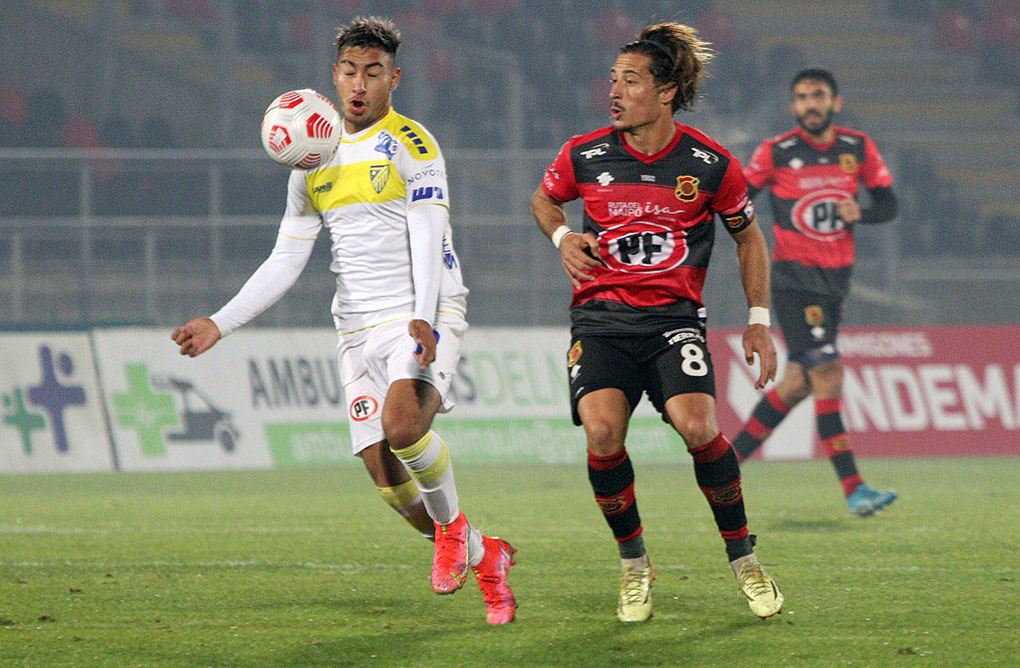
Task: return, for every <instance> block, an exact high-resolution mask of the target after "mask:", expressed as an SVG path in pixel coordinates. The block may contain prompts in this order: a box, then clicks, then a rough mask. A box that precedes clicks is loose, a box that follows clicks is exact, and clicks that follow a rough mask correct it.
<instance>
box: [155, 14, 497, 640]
mask: <svg viewBox="0 0 1020 668" xmlns="http://www.w3.org/2000/svg"><path fill="white" fill-rule="evenodd" d="M400 41H401V39H400V33H399V32H398V31H397V29H396V27H395V26H394V25H393V23H392V22H390V21H388V20H386V19H380V18H376V17H371V18H367V19H366V18H357V19H355V20H354V21H352V22H351V23H350V24H349V25H347V26H344V27H343V28H341V29H340V31H339V33H338V35H337V42H336V43H337V60H336V63H334V65H333V79H334V82H335V84H336V89H337V97H338V99H339V102H340V106H339V109H340V113H341V115H342V116H343V119H344V122H343V137H342V140H341V144H340V147H339V148H338V149H337V152H336V154H335V155H334V156H333V158H332V159H331V160H330V161H329V162H328V163H326V164H325V165H323V166H321V167H319V168H317V169H314V170H308V171H303V170H294V171H293V172H292V173H291V177H290V181H289V183H288V196H287V208H286V211H285V213H284V216H283V220H282V222H281V224H280V233H279V235H278V237H277V242H276V246H275V248H274V249H273V252H272V254H271V255H270V256H269V258H268V259H267V260H266V261H265V262H264V263H263V264H262V266H260V267H259V268H258V270H256V272H255V273H254V274H253V275H252V276H251V278H250V279H249V280H248V282H247V283H246V284H245V285H244V287H242V288H241V291H240V292H238V294H237V295H236V296H235V297H234V298H233V299H231V300H230V302H228V303H227V304H226V305H225V306H224V307H223V308H222V309H220V310H219V311H218V312H217V313H215V314H213V315H212V316H211V317H210V318H198V319H195V320H192V321H190V322H188V323H187V324H185V325H184V326H182V327H180V328H178V329H177V330H175V331H174V333H173V340H174V341H175V342H176V343H177V344H178V345H180V347H181V354H183V355H190V356H192V357H194V356H196V355H199V354H201V353H203V352H205V351H206V350H208V349H209V348H210V347H212V346H213V344H215V343H216V342H217V341H218V340H219V339H220V337H221V336H225V335H227V334H229V333H230V332H231V331H232V330H234V329H236V328H237V327H239V326H241V325H242V324H244V323H246V322H248V321H249V320H251V319H252V318H254V317H255V316H256V315H258V314H259V313H261V312H262V311H264V310H265V309H267V308H269V307H270V306H272V305H273V304H274V303H275V302H276V301H277V300H278V299H279V298H280V297H282V296H283V294H284V293H285V292H286V291H287V290H288V289H289V288H290V287H291V286H292V285H293V284H294V282H295V281H296V280H297V278H298V276H299V275H300V273H301V271H302V270H303V269H304V267H305V264H306V263H307V262H308V258H309V257H310V256H311V253H312V247H313V245H314V243H315V238H316V237H317V236H318V235H319V233H320V232H321V230H322V228H327V230H328V232H329V235H330V238H331V241H332V245H331V252H332V258H333V260H332V263H331V265H330V268H331V269H332V270H333V272H334V273H335V274H336V275H337V280H336V285H337V288H336V294H335V296H334V298H333V308H332V313H333V318H334V321H335V323H336V328H337V333H338V335H339V346H338V357H339V364H340V375H341V381H342V383H343V387H344V397H345V399H346V401H347V403H348V418H349V424H350V428H351V440H352V441H353V449H354V453H355V454H356V455H357V456H359V457H361V458H362V460H363V461H364V462H365V466H366V468H367V469H368V473H369V475H370V476H371V477H372V480H373V481H374V482H375V484H376V486H377V487H378V490H379V493H380V495H381V496H382V498H383V499H384V500H385V501H386V502H387V503H388V504H389V505H390V506H392V507H393V508H394V510H396V511H397V512H399V513H400V514H401V515H402V516H403V517H404V518H405V519H407V520H408V522H410V523H411V524H412V525H413V526H414V527H415V528H416V529H418V530H419V531H420V532H421V533H422V534H424V535H426V536H427V537H428V538H430V539H433V540H434V541H435V553H434V559H433V567H432V588H433V589H434V590H435V591H436V593H439V594H451V593H453V592H455V591H457V590H458V589H460V588H461V586H463V584H464V582H465V580H466V579H467V572H468V570H469V569H470V570H472V571H473V572H474V574H475V576H476V577H477V579H478V585H479V587H480V588H481V590H482V593H483V594H484V597H485V606H486V617H487V620H488V622H489V623H490V624H505V623H508V622H511V621H513V619H514V615H515V612H516V609H517V603H516V601H515V599H514V595H513V592H512V591H511V590H510V587H509V584H508V582H507V576H508V573H509V569H510V566H511V565H513V563H514V554H515V552H516V550H514V549H513V548H512V547H511V546H510V544H509V543H507V542H506V541H505V540H501V539H499V538H492V537H489V536H482V534H481V533H480V532H479V531H478V530H477V529H475V528H474V527H472V526H471V525H470V524H469V523H468V521H467V519H466V518H465V516H464V513H462V512H461V511H460V507H459V501H458V497H457V488H456V485H455V483H454V477H453V466H452V464H451V462H450V452H449V449H448V448H447V446H446V443H444V442H443V440H442V439H441V438H440V437H439V436H438V435H437V434H435V433H433V432H432V431H431V425H432V420H433V418H434V417H435V415H436V413H437V412H439V411H446V410H449V409H450V408H451V407H452V404H451V403H450V402H449V401H448V399H447V393H448V391H449V389H450V384H451V382H452V381H453V377H454V374H455V373H456V369H457V362H458V360H459V358H460V342H461V338H462V337H463V334H464V332H465V331H466V329H467V322H466V321H465V320H464V314H465V310H466V297H467V288H465V287H464V283H463V281H462V279H461V272H460V261H459V260H458V258H457V255H456V253H455V252H454V249H453V245H452V240H451V231H450V225H449V208H448V206H449V188H448V186H447V182H446V168H445V163H444V161H443V156H442V153H441V152H440V150H439V147H438V145H437V144H436V142H435V140H434V139H433V137H432V136H431V134H429V133H428V131H427V130H425V128H424V127H422V126H421V125H420V124H418V123H416V122H415V121H413V120H411V119H409V118H407V117H406V116H402V115H401V114H398V113H397V112H396V111H395V110H393V108H392V94H393V91H394V90H395V89H396V87H397V85H398V83H399V81H400V69H399V68H398V67H397V66H396V55H397V49H398V48H399V46H400Z"/></svg>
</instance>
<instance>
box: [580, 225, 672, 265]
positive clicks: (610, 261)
mask: <svg viewBox="0 0 1020 668" xmlns="http://www.w3.org/2000/svg"><path fill="white" fill-rule="evenodd" d="M599 248H600V251H601V253H602V259H603V260H605V261H606V264H607V265H608V266H609V268H610V269H616V270H617V271H625V272H628V273H645V272H650V273H654V272H660V271H669V270H670V269H672V268H673V267H676V266H677V265H679V264H681V263H682V262H683V261H684V260H685V259H687V240H686V239H685V238H684V233H683V231H682V230H671V229H670V228H668V227H666V226H665V225H660V224H658V223H649V222H647V221H644V220H638V221H634V222H629V223H624V224H623V225H617V226H616V227H610V228H608V229H607V230H605V231H604V232H602V234H600V235H599Z"/></svg>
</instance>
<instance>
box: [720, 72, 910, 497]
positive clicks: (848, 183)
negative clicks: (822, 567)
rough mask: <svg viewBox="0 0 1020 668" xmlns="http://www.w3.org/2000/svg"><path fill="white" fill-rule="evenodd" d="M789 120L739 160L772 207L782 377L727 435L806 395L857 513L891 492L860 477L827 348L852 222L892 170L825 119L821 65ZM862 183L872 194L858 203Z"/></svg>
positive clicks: (832, 97)
mask: <svg viewBox="0 0 1020 668" xmlns="http://www.w3.org/2000/svg"><path fill="white" fill-rule="evenodd" d="M790 95H791V102H790V110H791V111H792V112H793V115H794V116H795V117H796V119H797V123H798V127H796V128H794V129H793V130H790V131H789V132H787V133H785V134H782V135H779V136H778V137H774V138H772V139H769V140H767V141H765V142H764V143H763V144H762V145H761V146H759V147H758V149H757V150H756V151H755V152H754V155H753V156H752V157H751V162H750V164H749V165H748V166H747V168H746V169H745V170H744V175H745V176H746V177H747V181H748V184H749V192H750V194H751V197H754V195H755V194H757V193H758V192H759V191H761V190H764V189H767V190H768V191H769V199H770V201H771V203H772V210H773V212H774V214H775V222H774V226H773V229H774V232H775V239H776V242H775V248H774V249H773V252H772V304H773V307H774V309H775V312H776V316H777V317H778V319H779V325H780V327H781V328H782V330H783V336H784V337H785V339H786V344H787V348H788V349H789V360H788V362H787V364H786V368H785V370H784V372H783V377H782V380H781V381H779V383H778V384H777V385H776V386H775V387H774V388H773V389H772V390H770V391H769V392H768V393H766V394H765V396H764V397H763V398H762V399H761V400H760V401H759V402H758V405H757V406H756V407H755V409H754V411H753V413H752V415H751V418H750V420H749V421H748V422H747V424H746V425H745V426H744V428H743V430H742V431H741V432H740V434H738V435H737V437H736V438H735V439H734V442H733V445H734V448H735V449H736V451H737V454H738V455H739V457H740V458H741V460H744V459H746V458H747V457H749V456H751V454H752V453H753V452H754V451H755V450H757V449H758V448H759V447H760V446H761V444H762V442H763V441H764V440H765V439H766V438H768V436H769V434H771V433H772V431H773V430H774V429H775V428H776V427H777V426H778V425H779V423H780V422H781V421H782V420H783V418H784V417H786V415H787V414H789V412H790V411H791V410H792V409H793V407H794V406H796V405H797V404H798V403H799V402H800V401H802V400H803V399H805V398H807V397H808V396H810V395H813V396H814V399H815V415H816V418H817V424H818V435H819V438H820V440H821V442H822V446H823V447H824V448H825V452H826V454H827V455H828V457H829V458H830V460H831V461H832V463H833V466H835V468H836V474H837V475H838V476H839V479H840V482H841V484H842V487H843V493H844V496H845V497H846V500H847V507H848V509H849V511H850V513H851V514H852V515H855V516H858V517H866V516H868V515H872V514H874V513H875V512H876V511H877V510H881V509H882V508H884V507H886V506H888V505H889V504H890V503H892V502H893V501H895V500H896V493H895V492H879V491H876V490H873V489H871V488H870V487H869V486H868V485H866V484H865V483H864V480H863V479H862V478H861V475H860V473H859V472H858V470H857V465H856V463H855V461H854V455H853V450H852V449H851V448H850V439H849V437H848V436H847V433H846V428H845V427H844V426H843V420H842V418H841V417H840V407H841V402H842V386H843V366H842V364H841V362H840V360H839V351H838V349H837V348H836V336H837V331H838V328H839V322H840V316H841V311H842V306H843V300H844V298H845V297H846V295H847V293H848V292H849V291H850V273H851V270H852V268H853V262H854V238H853V229H854V227H855V226H857V225H866V224H871V223H883V222H886V221H888V220H890V219H892V218H893V217H894V216H895V215H896V196H895V195H894V194H893V191H892V181H893V179H892V175H891V174H890V173H889V169H888V168H887V167H886V165H885V161H884V160H883V159H882V155H881V154H880V153H879V152H878V149H877V148H876V147H875V144H874V142H872V141H871V138H870V137H868V136H867V135H866V134H864V133H863V132H857V131H855V130H849V129H847V128H844V127H839V126H836V125H833V124H832V118H833V115H835V114H836V113H838V112H839V111H840V109H841V108H842V106H843V98H842V97H840V95H839V88H838V86H837V84H836V79H835V77H834V76H833V75H832V73H831V72H829V71H828V70H823V69H807V70H802V71H801V72H799V73H797V75H796V76H795V77H794V78H793V81H792V82H791V84H790ZM861 185H863V186H864V188H865V189H866V190H867V191H868V194H869V195H870V199H871V201H872V204H871V206H869V207H868V208H861V205H860V204H859V203H858V200H857V194H858V191H859V189H860V186H861Z"/></svg>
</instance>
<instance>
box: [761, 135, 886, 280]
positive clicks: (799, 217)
mask: <svg viewBox="0 0 1020 668" xmlns="http://www.w3.org/2000/svg"><path fill="white" fill-rule="evenodd" d="M833 130H835V138H834V139H833V140H832V141H831V142H830V143H828V144H825V145H819V144H816V143H815V142H814V141H812V140H811V138H810V137H809V136H808V134H807V133H806V132H804V130H802V129H801V128H796V129H794V130H791V131H789V132H787V133H785V134H782V135H779V136H778V137H773V138H772V139H769V140H766V141H765V142H764V143H762V145H761V146H759V147H758V149H757V150H755V152H754V155H753V156H752V157H751V162H750V163H749V164H748V165H747V167H746V168H745V169H744V176H745V177H747V182H748V183H749V184H750V185H751V186H752V187H753V188H756V189H759V190H761V189H765V188H768V190H769V200H770V202H771V204H772V212H773V214H774V224H773V231H774V233H775V247H774V248H773V251H772V260H773V265H772V267H773V271H772V286H773V288H775V289H777V290H797V291H806V292H814V293H821V294H828V295H834V296H838V297H843V296H845V295H846V294H847V292H848V290H849V287H850V272H851V267H852V265H853V262H854V239H853V232H852V229H851V228H850V227H849V226H847V225H846V224H845V223H844V222H843V220H842V219H841V218H840V217H839V216H838V214H837V213H836V202H837V201H838V200H841V199H846V198H848V197H849V198H853V197H856V196H857V193H858V190H859V187H860V184H862V183H863V184H864V187H865V188H879V187H889V186H891V185H892V181H893V179H892V174H890V173H889V169H888V168H887V167H886V164H885V161H884V160H883V159H882V155H881V154H880V153H879V152H878V148H876V146H875V143H874V142H873V141H871V138H869V137H868V136H867V135H866V134H864V133H863V132H857V131H856V130H849V129H847V128H843V127H838V126H833Z"/></svg>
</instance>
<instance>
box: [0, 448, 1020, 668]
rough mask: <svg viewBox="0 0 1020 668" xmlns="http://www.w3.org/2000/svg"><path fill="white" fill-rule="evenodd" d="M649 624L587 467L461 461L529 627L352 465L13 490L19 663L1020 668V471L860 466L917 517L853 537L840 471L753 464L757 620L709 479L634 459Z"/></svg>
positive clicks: (4, 524)
mask: <svg viewBox="0 0 1020 668" xmlns="http://www.w3.org/2000/svg"><path fill="white" fill-rule="evenodd" d="M635 467H636V469H637V478H638V480H637V494H638V504H639V507H640V510H641V513H642V517H643V520H644V526H645V538H646V543H647V545H648V548H649V552H650V554H651V556H652V559H653V561H654V562H655V564H656V569H657V573H658V580H657V581H656V583H655V586H654V587H653V598H654V601H655V616H654V617H653V618H652V620H651V621H649V622H648V623H645V624H638V625H626V626H625V625H622V624H620V623H618V622H617V621H616V618H615V603H616V600H615V599H616V588H617V579H618V576H619V567H618V561H617V558H616V554H615V547H614V544H613V541H612V539H611V537H610V535H609V533H608V529H607V528H606V526H605V523H604V521H603V520H602V518H601V516H600V515H599V514H598V512H597V508H596V506H595V503H594V501H593V500H592V498H591V490H590V488H589V487H588V483H587V480H586V477H585V470H584V467H583V465H572V466H548V467H517V468H505V467H504V468H499V469H497V468H495V467H482V466H460V467H457V477H458V486H459V488H460V492H461V499H462V506H463V507H464V509H465V510H466V512H467V513H468V516H469V518H471V520H472V521H473V522H474V523H475V525H476V526H478V527H480V528H481V529H483V530H484V531H486V532H489V533H494V534H497V535H500V536H503V537H506V538H509V539H510V540H511V541H512V542H513V544H514V545H515V546H516V547H518V548H519V549H520V554H519V563H518V565H517V566H516V567H515V568H514V569H513V571H512V573H511V581H512V583H513V586H514V589H515V591H516V594H517V597H518V600H519V603H520V609H519V610H518V619H517V622H516V623H514V624H512V625H510V626H508V627H489V626H488V625H486V624H485V621H484V618H485V616H484V610H483V604H482V600H481V594H480V592H479V591H478V590H477V587H476V586H475V584H474V582H473V578H472V579H471V580H469V582H468V584H467V585H466V586H465V589H464V590H462V591H461V592H459V593H457V594H456V595H455V596H444V597H440V596H436V595H435V594H433V593H432V592H431V589H430V587H429V569H430V564H431V546H430V545H429V544H427V543H426V542H425V541H424V540H422V539H421V538H419V537H417V536H416V535H415V534H414V533H413V531H412V530H411V529H410V527H408V526H407V525H406V524H404V522H403V521H402V520H400V519H399V517H398V516H397V515H396V514H395V513H393V512H392V511H391V510H389V508H387V507H386V506H385V505H384V504H383V503H382V501H381V500H379V499H378V498H377V496H376V494H375V492H374V490H373V488H372V486H371V483H370V481H369V479H368V477H367V476H366V475H365V473H364V472H363V471H362V470H361V469H360V468H357V467H349V468H340V469H333V470H314V471H313V470H305V471H282V472H260V473H216V474H210V473H195V474H159V475H132V474H120V475H88V476H53V477H2V478H0V666H4V667H12V668H13V667H14V666H32V667H35V666H40V667H42V666H46V667H51V666H74V667H76V668H81V667H83V666H103V667H104V668H109V667H115V666H161V667H163V666H180V667H190V666H217V667H222V666H288V667H292V666H348V665H349V666H372V665H378V666H437V665H450V666H604V665H605V666H609V665H627V666H679V665H702V666H735V665H748V666H751V665H754V666H774V665H786V666H811V667H817V666H844V665H846V666H1015V665H1017V661H1018V659H1017V657H1018V656H1020V633H1018V632H1017V625H1018V624H1017V607H1018V604H1020V567H1018V562H1020V558H1018V557H1020V554H1018V546H1017V543H1018V541H1017V528H1016V527H1017V525H1018V521H1020V458H1016V459H970V460H927V461H921V460H917V461H908V460H900V461H865V462H862V469H863V472H864V473H865V475H866V477H867V479H868V480H869V482H871V483H872V485H873V486H876V487H879V488H886V487H893V488H895V489H897V490H898V491H899V492H900V494H901V498H900V500H899V501H897V502H896V504H895V505H894V506H893V507H892V508H891V509H890V510H888V511H885V512H883V513H881V514H880V515H878V516H876V517H872V518H868V519H864V520H859V519H853V518H850V517H849V516H848V515H847V513H846V509H845V506H844V504H843V501H842V499H841V498H840V496H839V489H838V485H837V483H836V480H835V476H834V474H833V472H832V470H831V467H830V466H829V464H828V463H827V462H824V461H821V462H798V463H751V464H749V465H746V466H745V470H744V488H745V495H746V498H747V499H748V506H749V514H750V518H751V529H752V531H753V532H755V533H757V534H758V535H759V536H760V541H759V554H760V556H761V559H762V561H763V562H764V563H765V565H766V567H767V568H768V569H769V570H770V571H771V573H772V574H773V575H774V576H775V577H776V579H777V581H778V582H779V583H780V584H781V586H782V588H783V590H784V593H785V594H786V605H785V610H784V613H783V614H782V615H779V616H777V617H774V618H772V619H769V620H765V621H762V620H759V619H757V618H756V617H754V616H753V615H752V614H751V613H750V611H749V610H748V609H747V605H746V603H745V602H744V600H743V599H742V597H741V595H740V594H739V592H738V591H737V588H736V585H735V581H734V578H733V576H732V574H731V573H730V572H729V570H728V567H727V564H726V559H725V555H724V552H723V546H722V541H721V539H720V538H719V536H718V534H717V532H716V530H715V528H714V526H713V524H712V520H711V515H710V512H709V509H708V507H707V505H706V503H705V501H704V498H703V497H702V496H701V493H700V492H699V491H698V489H697V487H696V485H695V483H694V480H693V472H692V470H691V467H690V466H689V465H688V464H687V463H684V464H678V465H670V466H663V465H654V466H653V465H647V464H641V463H640V462H638V463H636V464H635Z"/></svg>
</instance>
